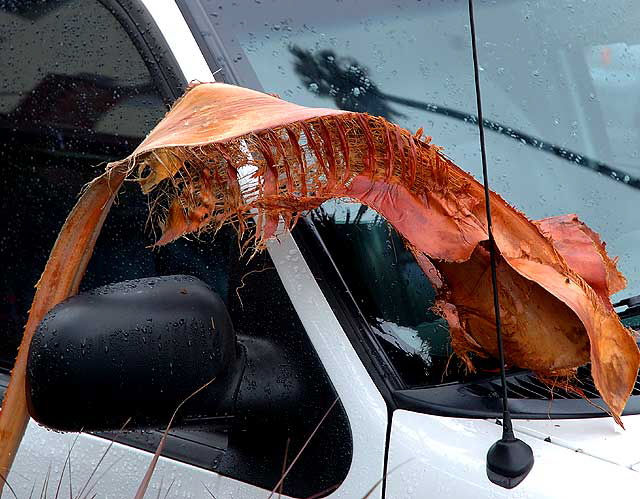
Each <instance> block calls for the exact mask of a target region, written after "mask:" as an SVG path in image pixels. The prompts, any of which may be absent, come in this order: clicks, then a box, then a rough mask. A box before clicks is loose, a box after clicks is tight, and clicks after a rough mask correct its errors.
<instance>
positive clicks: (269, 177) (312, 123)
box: [133, 113, 604, 384]
mask: <svg viewBox="0 0 640 499" xmlns="http://www.w3.org/2000/svg"><path fill="white" fill-rule="evenodd" d="M133 167H136V168H137V169H138V173H139V175H141V174H142V173H143V172H144V170H145V169H148V167H150V168H151V172H150V173H149V174H148V175H146V176H140V177H139V179H138V180H139V182H140V183H141V185H142V188H143V191H145V192H153V193H154V194H155V196H156V197H155V199H154V201H153V203H154V205H155V206H156V213H155V216H156V219H157V221H158V222H159V223H160V226H161V227H162V226H165V225H167V222H168V220H169V219H170V218H171V217H183V218H184V219H185V220H186V223H187V230H185V231H184V232H185V233H186V232H193V231H196V232H201V231H212V230H213V231H217V230H218V229H219V228H220V227H222V226H223V225H224V224H228V223H230V224H232V225H234V226H235V228H236V230H237V232H238V234H239V238H240V240H241V241H242V243H241V245H242V250H243V251H246V250H248V249H250V248H252V249H253V250H254V251H260V250H262V249H264V247H265V246H266V241H267V240H268V239H269V238H271V237H272V236H273V235H274V233H275V229H276V227H277V225H278V222H279V221H280V220H281V221H283V222H284V223H283V225H284V229H285V230H290V229H292V228H293V226H294V225H295V223H296V222H297V220H298V217H299V216H300V214H301V213H302V212H304V211H307V210H310V209H313V208H316V207H318V206H319V205H320V204H322V203H323V202H324V201H326V200H328V199H331V198H336V197H345V195H346V193H347V190H348V186H349V185H350V184H351V182H352V181H353V179H354V178H355V177H357V176H364V177H366V178H368V179H370V180H373V181H381V182H385V183H387V184H389V183H397V184H401V185H402V186H404V187H405V188H407V189H408V190H409V191H410V192H411V193H413V194H414V195H416V196H418V197H420V198H421V199H422V200H424V201H425V203H427V204H428V201H429V200H428V195H427V194H428V193H429V192H431V193H437V195H438V196H439V197H442V198H445V199H446V198H449V199H451V200H452V201H453V202H454V203H455V202H460V200H461V199H462V200H464V199H471V197H472V196H471V191H472V187H473V188H475V186H472V182H474V181H473V180H472V178H471V177H469V176H467V175H464V174H460V170H459V169H458V168H457V167H455V165H453V163H451V161H450V160H449V159H448V158H446V157H445V156H444V155H443V154H442V152H441V148H439V147H438V146H435V145H433V144H431V137H423V136H422V130H418V132H416V133H415V134H411V133H410V132H408V131H406V130H404V129H402V128H400V127H398V126H397V125H393V124H391V123H389V122H387V121H386V120H384V119H382V118H378V117H373V116H369V115H365V114H358V113H348V114H342V115H339V116H325V117H317V118H313V119H310V120H307V121H304V122H296V123H292V124H288V125H285V126H281V127H277V128H273V129H269V130H264V131H261V132H256V133H252V134H248V135H244V136H241V137H239V138H236V139H233V140H230V141H227V142H222V143H210V144H203V145H199V146H175V147H171V148H167V149H163V150H159V151H158V150H156V151H153V152H151V153H146V154H144V155H142V156H140V157H138V158H134V159H133ZM242 167H248V168H247V170H248V171H250V172H252V173H249V174H248V175H249V178H244V179H243V178H240V169H241V168H242ZM162 170H164V173H162V174H161V175H158V172H161V171H162ZM159 177H161V180H159ZM494 195H495V194H494ZM495 196H496V197H497V198H498V199H500V200H502V199H501V198H500V197H499V196H497V195H495ZM390 201H391V202H392V203H393V199H392V198H391V199H390ZM479 201H480V200H473V201H471V202H472V203H476V202H479ZM505 204H506V202H505ZM520 215H521V216H522V217H523V219H525V220H526V221H527V222H529V223H532V222H531V221H530V220H529V219H528V218H526V217H525V215H524V214H522V213H520ZM480 216H481V215H480ZM254 217H255V220H256V223H255V228H254V229H252V230H250V229H251V226H252V224H251V221H252V220H254ZM541 235H542V237H544V238H546V239H547V240H549V242H550V246H552V241H551V239H550V238H549V237H548V236H546V235H545V234H541ZM165 242H168V241H160V244H164V243H165ZM553 251H554V253H556V255H557V259H556V262H555V263H554V266H556V267H557V268H556V270H558V271H559V272H561V273H562V274H564V275H565V276H567V279H571V281H572V282H573V283H574V284H577V285H578V286H579V287H580V288H582V289H583V291H584V292H585V294H586V295H587V296H589V297H590V298H591V302H592V303H593V304H596V307H597V308H601V309H604V306H603V304H601V302H600V300H599V299H597V296H596V294H595V292H594V291H593V290H592V289H591V287H590V286H589V285H588V284H587V283H586V282H585V281H584V280H583V279H582V278H581V277H580V276H579V275H578V274H577V273H576V272H574V271H573V270H572V269H571V268H569V266H568V265H567V264H566V262H564V259H563V258H562V257H561V256H560V255H559V253H557V251H556V250H555V249H553ZM428 277H429V276H428ZM447 294H448V293H447V291H446V283H445V286H443V287H442V288H441V289H440V290H439V297H440V299H441V300H444V301H445V302H446V301H447ZM458 339H459V340H461V338H458ZM463 343H466V342H463ZM470 346H471V345H469V344H463V345H460V348H457V349H456V352H457V353H458V356H459V357H460V358H461V359H463V360H464V359H465V357H466V355H465V352H464V351H465V350H466V351H467V352H468V351H477V348H470ZM477 353H480V354H484V355H486V352H483V351H479V352H477ZM572 372H573V371H569V372H566V373H565V372H563V373H559V372H556V373H552V372H546V373H540V374H541V375H542V376H543V377H548V379H554V383H563V384H564V383H568V384H571V383H570V382H569V381H568V380H569V379H570V378H571V376H572ZM594 374H595V373H594ZM596 377H597V376H596Z"/></svg>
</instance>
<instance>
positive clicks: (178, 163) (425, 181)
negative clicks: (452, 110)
mask: <svg viewBox="0 0 640 499" xmlns="http://www.w3.org/2000/svg"><path fill="white" fill-rule="evenodd" d="M430 141H431V137H422V130H419V131H418V132H417V133H416V134H411V133H409V132H408V131H406V130H404V129H402V128H400V127H398V126H397V125H392V124H390V123H389V122H387V121H386V120H384V119H382V118H378V117H373V116H368V115H363V114H356V113H353V114H343V115H340V116H329V117H319V118H314V119H311V120H308V121H306V122H298V123H293V124H290V125H286V126H282V127H279V128H274V129H271V130H265V131H262V132H258V133H255V134H250V135H246V136H243V137H240V138H237V139H234V140H231V141H228V142H225V143H213V144H204V145H199V146H176V147H172V148H167V149H164V150H160V151H152V152H150V153H145V154H144V155H142V156H140V157H138V158H134V160H133V167H134V168H136V169H137V170H138V176H139V177H138V181H139V182H140V183H141V185H142V188H143V191H145V192H151V191H157V192H156V197H155V199H154V200H153V201H152V204H153V205H154V206H155V207H156V210H155V211H156V213H155V216H156V219H157V220H159V221H160V225H161V226H162V225H164V223H165V222H166V219H167V217H169V216H171V212H172V210H174V211H175V210H178V209H179V208H180V209H181V210H182V213H183V214H184V216H186V217H187V218H188V221H189V223H191V224H193V225H194V226H198V227H199V228H200V230H210V229H213V230H217V229H218V228H219V227H220V226H221V225H223V224H224V223H234V224H235V225H236V226H237V228H238V230H239V233H240V235H242V234H244V232H245V231H246V229H247V227H248V225H247V222H248V220H249V219H250V218H252V217H253V213H252V210H254V209H257V210H258V222H257V225H258V230H257V233H256V237H258V239H257V240H256V241H255V243H256V244H257V245H258V246H259V247H263V246H264V243H265V240H264V238H262V237H261V234H264V232H263V231H261V229H264V226H265V224H266V218H267V217H269V216H272V217H279V216H281V217H282V218H283V220H284V222H285V227H286V228H287V229H291V228H292V227H293V225H295V222H296V221H297V218H298V216H299V214H300V213H301V212H302V211H305V210H309V209H312V208H315V207H317V206H318V205H320V204H321V203H322V202H323V201H325V200H327V199H330V198H334V197H336V193H338V194H339V193H340V192H343V191H344V190H346V187H348V186H349V185H350V183H351V181H352V180H353V178H354V177H356V176H359V175H365V176H367V177H368V178H370V179H372V180H380V181H384V182H387V183H394V182H395V183H400V184H402V185H403V186H405V187H406V188H408V189H409V190H410V191H411V192H413V193H415V194H418V195H419V194H421V193H424V192H426V191H430V190H431V191H438V192H439V193H440V194H441V195H444V196H452V197H459V196H464V195H465V194H468V189H469V184H470V183H469V182H468V181H465V179H464V178H461V177H460V176H452V175H450V174H449V173H450V170H449V166H450V161H449V160H448V159H447V158H446V157H444V156H443V155H442V153H441V152H440V150H441V148H439V147H437V146H435V145H432V144H431V143H430ZM243 166H244V167H249V170H251V169H254V170H255V173H252V174H251V177H252V178H251V179H240V178H239V169H240V168H241V167H243ZM163 171H164V172H163ZM145 172H147V175H146V176H145V175H144V173H145ZM159 172H160V174H158V173H159ZM159 179H161V180H159ZM252 179H253V181H252ZM241 184H242V186H241Z"/></svg>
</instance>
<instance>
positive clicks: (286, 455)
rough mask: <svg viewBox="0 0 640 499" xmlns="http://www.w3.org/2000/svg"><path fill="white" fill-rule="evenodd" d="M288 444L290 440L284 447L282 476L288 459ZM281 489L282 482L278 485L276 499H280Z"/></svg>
mask: <svg viewBox="0 0 640 499" xmlns="http://www.w3.org/2000/svg"><path fill="white" fill-rule="evenodd" d="M289 444H291V438H290V437H288V438H287V444H286V445H285V446H284V459H283V460H282V471H281V475H284V473H285V471H287V460H288V459H289ZM282 487H284V480H283V481H282V483H281V484H280V487H279V488H278V499H281V497H282Z"/></svg>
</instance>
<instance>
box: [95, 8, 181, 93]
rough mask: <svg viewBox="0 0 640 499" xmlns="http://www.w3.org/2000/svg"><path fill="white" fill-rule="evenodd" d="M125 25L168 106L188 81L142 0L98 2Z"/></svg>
mask: <svg viewBox="0 0 640 499" xmlns="http://www.w3.org/2000/svg"><path fill="white" fill-rule="evenodd" d="M98 2H100V3H101V4H102V5H103V6H104V7H105V8H106V9H107V10H108V11H109V12H110V13H111V14H112V15H113V16H114V17H115V18H116V19H117V21H118V22H119V23H120V24H121V25H122V27H123V28H124V30H125V31H126V33H127V35H129V38H130V39H131V41H132V42H133V44H134V45H135V47H136V49H137V50H138V53H139V54H140V55H141V56H142V58H143V60H144V62H145V64H146V65H147V68H148V69H149V72H150V73H151V78H152V80H153V82H154V83H155V84H156V85H158V90H159V91H160V93H161V94H162V96H163V97H164V101H165V104H166V105H167V106H169V105H171V104H173V102H174V101H175V99H177V98H178V97H180V96H181V95H182V93H183V92H184V90H185V88H186V83H187V81H186V78H185V76H184V74H182V71H181V70H180V66H179V65H178V61H177V60H176V58H175V56H174V55H173V52H172V51H171V49H170V48H169V45H168V44H167V42H166V40H165V39H164V36H163V35H162V32H161V31H160V28H158V25H157V24H156V23H155V21H154V20H153V17H151V14H149V12H148V11H147V9H146V7H145V6H144V5H143V4H142V2H140V1H138V0H98Z"/></svg>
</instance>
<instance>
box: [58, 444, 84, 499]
mask: <svg viewBox="0 0 640 499" xmlns="http://www.w3.org/2000/svg"><path fill="white" fill-rule="evenodd" d="M79 437H80V433H78V434H77V435H76V438H74V439H73V442H72V443H71V447H69V452H67V457H66V459H65V460H64V465H63V466H62V472H61V473H60V478H59V479H58V487H57V488H56V495H55V499H58V495H59V494H60V486H61V485H62V479H63V478H64V471H65V470H66V469H67V466H68V467H69V499H73V494H72V492H71V451H72V450H73V448H74V447H75V445H76V442H77V441H78V438H79Z"/></svg>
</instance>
